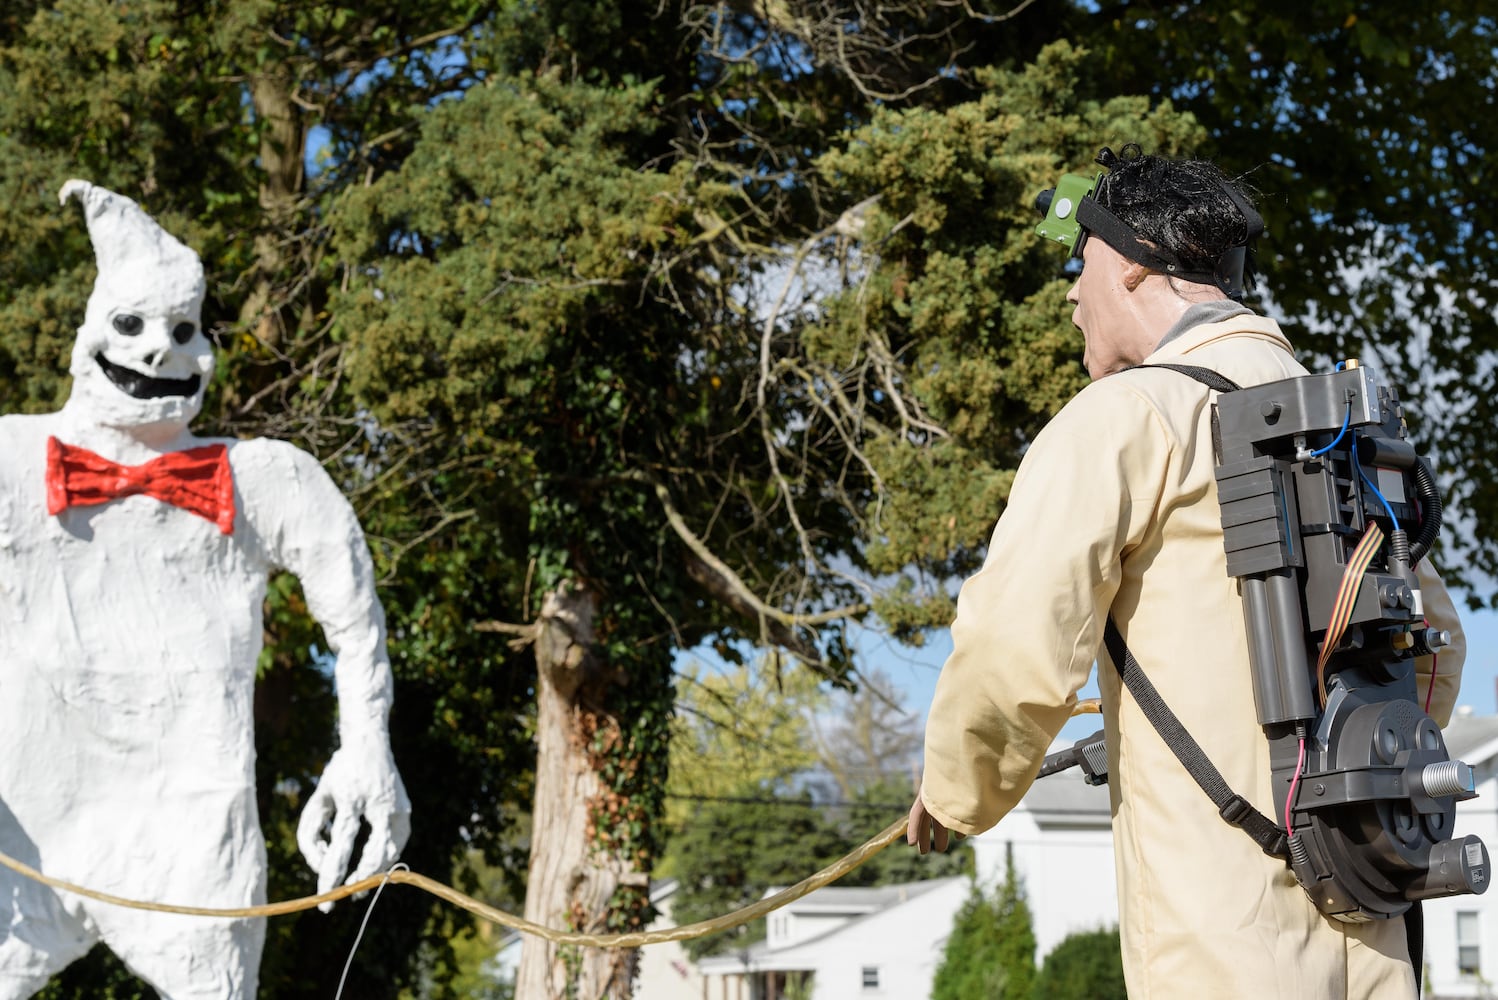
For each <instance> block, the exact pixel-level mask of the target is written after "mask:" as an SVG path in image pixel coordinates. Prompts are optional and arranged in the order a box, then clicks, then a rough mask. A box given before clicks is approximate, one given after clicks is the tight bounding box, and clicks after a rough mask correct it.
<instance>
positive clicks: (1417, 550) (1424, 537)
mask: <svg viewBox="0 0 1498 1000" xmlns="http://www.w3.org/2000/svg"><path fill="white" fill-rule="evenodd" d="M1411 472H1412V474H1413V475H1414V477H1415V495H1416V496H1417V497H1419V498H1420V533H1419V534H1418V535H1416V536H1415V540H1414V541H1413V542H1411V543H1410V568H1411V569H1413V568H1414V567H1415V564H1416V563H1418V562H1419V561H1420V560H1421V559H1422V558H1423V557H1424V556H1425V553H1427V552H1429V551H1430V547H1431V546H1432V545H1434V544H1435V542H1436V536H1437V535H1439V534H1440V533H1441V511H1442V507H1443V505H1442V503H1441V491H1440V489H1439V488H1438V487H1437V486H1436V477H1435V476H1434V475H1432V474H1431V471H1430V466H1428V465H1426V464H1425V459H1423V458H1417V459H1415V467H1414V469H1412V470H1411Z"/></svg>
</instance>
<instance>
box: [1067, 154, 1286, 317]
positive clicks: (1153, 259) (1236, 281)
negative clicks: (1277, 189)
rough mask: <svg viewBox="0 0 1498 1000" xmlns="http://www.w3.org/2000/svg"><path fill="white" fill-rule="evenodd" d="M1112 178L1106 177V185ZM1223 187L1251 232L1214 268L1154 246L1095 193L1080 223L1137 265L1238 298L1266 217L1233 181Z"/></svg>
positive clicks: (1082, 206) (1084, 204)
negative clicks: (1252, 245) (1190, 263)
mask: <svg viewBox="0 0 1498 1000" xmlns="http://www.w3.org/2000/svg"><path fill="white" fill-rule="evenodd" d="M1111 179H1112V178H1111V177H1109V178H1106V179H1105V180H1104V182H1103V183H1104V184H1106V183H1107V181H1108V180H1111ZM1222 190H1223V191H1224V192H1225V193H1226V194H1227V196H1228V197H1229V198H1230V199H1232V202H1233V205H1234V206H1235V207H1236V208H1237V209H1238V214H1239V215H1241V216H1243V221H1244V223H1245V225H1246V226H1247V235H1246V236H1245V237H1244V240H1243V243H1242V244H1241V245H1239V246H1236V247H1233V248H1232V249H1230V250H1228V251H1227V252H1226V253H1224V254H1223V255H1222V256H1221V257H1219V258H1218V259H1217V266H1216V267H1215V268H1213V269H1212V270H1210V271H1204V270H1197V269H1191V268H1187V267H1186V265H1185V264H1183V263H1182V262H1181V259H1180V258H1179V257H1177V256H1176V255H1175V254H1174V253H1172V252H1171V251H1169V250H1167V249H1165V248H1164V247H1157V246H1151V245H1150V244H1149V242H1148V241H1146V240H1145V239H1144V238H1143V237H1141V236H1140V235H1139V234H1138V233H1136V232H1135V231H1134V230H1133V229H1132V228H1131V227H1130V226H1129V225H1128V224H1127V223H1125V222H1124V221H1123V220H1122V219H1120V218H1119V217H1118V216H1116V215H1114V214H1113V213H1112V212H1110V211H1108V209H1106V208H1104V207H1103V206H1102V204H1101V203H1100V202H1099V201H1098V200H1097V199H1096V197H1095V196H1093V195H1089V196H1088V197H1086V198H1083V199H1082V200H1081V202H1080V203H1078V205H1077V224H1078V225H1079V226H1081V227H1082V228H1083V229H1084V230H1086V231H1087V232H1088V233H1089V234H1095V235H1096V236H1098V237H1099V238H1101V239H1102V241H1103V242H1104V243H1106V244H1108V245H1109V246H1110V247H1112V248H1113V249H1114V250H1117V251H1118V252H1119V253H1120V254H1122V255H1123V256H1124V258H1125V259H1127V260H1131V261H1133V262H1134V263H1136V264H1143V265H1144V266H1145V267H1148V268H1151V269H1153V270H1156V271H1160V272H1162V273H1164V274H1168V275H1170V276H1171V277H1172V278H1180V279H1181V280H1182V281H1190V282H1192V283H1194V284H1198V285H1216V286H1217V287H1218V288H1220V289H1222V291H1223V292H1224V293H1226V294H1227V296H1228V297H1229V298H1231V299H1234V300H1239V299H1242V298H1243V263H1244V260H1245V258H1246V257H1247V253H1248V244H1249V243H1250V242H1252V241H1253V240H1255V239H1257V238H1258V237H1259V236H1261V235H1263V232H1264V219H1263V217H1262V216H1260V215H1259V213H1258V212H1256V211H1255V210H1254V207H1253V206H1252V205H1250V204H1249V203H1248V199H1246V198H1244V197H1243V196H1242V195H1241V194H1239V193H1238V192H1237V191H1236V190H1234V188H1233V186H1232V185H1231V184H1223V185H1222Z"/></svg>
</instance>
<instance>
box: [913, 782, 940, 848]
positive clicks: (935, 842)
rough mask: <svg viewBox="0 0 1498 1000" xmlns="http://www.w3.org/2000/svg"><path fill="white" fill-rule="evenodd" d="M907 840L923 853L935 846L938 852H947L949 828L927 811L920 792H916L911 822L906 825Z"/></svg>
mask: <svg viewBox="0 0 1498 1000" xmlns="http://www.w3.org/2000/svg"><path fill="white" fill-rule="evenodd" d="M905 842H906V843H907V844H910V845H911V846H912V847H914V848H915V849H916V850H917V851H920V852H921V853H922V854H925V853H927V852H928V851H930V850H931V848H933V847H935V848H936V850H937V851H938V852H945V851H946V849H947V844H948V842H949V835H948V833H947V828H946V827H944V826H942V825H941V822H940V821H939V820H937V818H936V817H935V816H932V815H931V814H930V813H928V812H927V811H926V803H924V802H922V801H921V794H920V792H917V793H916V796H915V804H914V805H912V806H911V807H910V822H909V823H908V824H907V825H906V827H905Z"/></svg>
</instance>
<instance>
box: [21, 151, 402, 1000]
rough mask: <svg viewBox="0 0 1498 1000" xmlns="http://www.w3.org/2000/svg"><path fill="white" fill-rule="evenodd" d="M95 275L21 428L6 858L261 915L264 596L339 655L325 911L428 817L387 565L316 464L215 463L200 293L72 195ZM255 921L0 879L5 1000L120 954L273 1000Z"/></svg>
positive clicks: (158, 233) (199, 984) (283, 454)
mask: <svg viewBox="0 0 1498 1000" xmlns="http://www.w3.org/2000/svg"><path fill="white" fill-rule="evenodd" d="M70 197H76V198H77V199H78V200H79V201H80V202H82V204H83V208H84V214H85V218H86V220H87V222H88V229H89V236H90V238H91V239H92V240H93V244H94V249H95V254H96V256H97V259H98V264H99V276H98V280H97V281H96V282H95V284H94V289H93V293H92V295H91V296H90V298H89V301H88V308H87V312H86V314H85V317H84V322H83V325H82V326H81V327H80V328H79V330H78V340H77V342H76V344H75V346H74V348H73V356H72V364H71V372H72V376H73V386H72V393H71V395H70V396H69V398H68V401H67V403H66V404H65V405H64V406H63V408H62V410H61V411H60V412H58V413H51V414H46V415H41V416H21V415H10V416H4V417H0V850H3V851H4V852H5V853H7V854H9V855H11V856H12V857H15V858H17V859H19V860H21V861H24V862H26V863H27V864H29V865H32V866H33V867H35V868H38V869H40V870H41V871H43V872H45V873H46V874H48V875H51V876H53V877H55V878H59V879H63V880H65V881H68V882H72V883H75V884H80V885H84V886H87V887H89V888H91V889H97V890H100V891H103V892H107V893H112V894H114V895H118V896H125V897H132V898H137V899H149V900H156V901H161V902H168V903H182V904H189V905H197V906H210V907H239V906H248V905H252V904H256V903H261V902H264V901H265V885H266V871H265V846H264V842H263V840H262V837H261V833H260V823H259V818H258V815H257V812H256V806H255V741H254V732H253V726H254V720H253V711H252V709H253V694H254V684H255V663H256V658H257V656H258V654H259V652H260V648H261V624H262V622H261V605H262V601H263V599H264V597H265V589H266V581H267V578H268V575H269V574H270V573H271V572H272V571H273V570H276V569H282V568H284V569H287V570H289V571H291V572H292V573H294V574H295V575H296V576H297V577H298V578H299V579H300V581H301V584H302V588H303V591H304V592H305V594H306V597H307V603H308V606H309V608H310V609H311V611H312V614H313V615H314V617H316V619H317V620H318V622H319V623H320V624H321V625H322V627H323V630H324V632H325V634H326V637H327V641H328V645H329V646H330V647H331V648H332V650H333V651H334V652H335V653H336V655H337V664H336V667H335V669H334V678H335V681H336V683H337V691H338V737H339V745H338V749H337V751H336V752H335V753H334V754H333V758H332V760H331V761H330V762H329V763H328V766H327V769H326V770H325V771H324V772H323V775H322V777H321V779H320V780H319V781H318V784H317V788H316V790H315V791H314V793H313V794H312V796H311V798H310V800H309V801H308V804H307V806H306V810H305V812H304V813H303V815H302V818H301V822H300V824H299V827H298V831H297V841H298V844H299V846H300V847H301V850H302V852H303V854H304V855H305V856H306V858H307V860H308V862H309V863H310V864H311V865H312V867H313V868H314V869H316V870H317V872H318V887H319V890H327V889H329V888H332V887H333V886H335V885H336V884H338V882H339V880H340V879H342V878H343V876H344V873H345V872H346V871H347V869H348V867H349V863H350V859H351V855H352V852H353V846H354V839H355V836H356V834H357V832H358V830H359V821H360V819H361V818H363V819H364V820H366V821H367V822H368V824H369V826H370V827H371V829H372V834H371V836H370V838H369V840H368V842H367V844H366V846H365V848H364V851H363V853H362V855H361V856H360V858H359V860H358V861H357V863H355V864H354V865H353V871H352V873H351V874H349V876H348V878H349V880H350V881H352V880H356V879H360V878H363V877H365V876H368V875H370V874H372V873H374V872H376V871H379V870H381V869H383V868H385V867H387V866H388V865H389V864H391V863H392V862H393V861H394V860H395V858H396V856H397V855H398V854H399V852H400V849H401V847H403V846H404V844H405V841H406V837H407V834H408V833H409V831H410V803H409V801H408V800H407V797H406V791H405V788H404V787H403V786H402V784H401V779H400V775H399V773H398V772H397V771H396V767H395V761H394V759H393V758H392V756H391V752H390V738H389V728H388V721H387V720H388V717H389V712H390V702H391V687H392V682H391V673H390V664H389V661H388V658H387V655H386V651H385V618H384V612H383V611H382V609H381V607H380V603H379V600H378V598H377V597H376V595H375V586H374V576H373V572H372V569H371V564H370V557H369V550H368V547H367V545H366V544H365V541H364V536H363V533H362V532H361V531H360V528H359V524H358V521H357V520H356V519H355V516H354V512H353V510H352V508H351V507H350V506H349V504H348V501H347V500H346V499H345V498H344V497H343V495H342V494H341V493H340V492H339V490H338V488H337V487H336V486H335V485H334V483H333V481H332V480H331V479H330V478H329V476H328V474H327V473H326V472H325V471H324V470H323V469H322V467H321V466H320V465H319V464H318V462H317V460H316V459H315V458H313V457H312V456H311V455H309V454H307V453H306V452H304V451H301V450H299V449H297V448H295V447H293V446H292V445H289V444H286V443H284V442H281V441H272V440H266V439H257V440H249V441H238V440H231V439H222V438H220V439H214V438H198V437H194V436H193V435H192V434H191V432H189V430H188V427H187V425H188V423H189V422H190V421H191V420H192V419H193V417H194V416H196V415H197V413H198V410H199V409H200V408H201V406H202V401H203V391H204V388H205V387H206V386H207V384H208V380H209V378H210V376H211V375H212V373H213V350H212V346H211V345H210V344H209V342H208V339H207V337H206V336H205V335H204V333H203V331H202V329H201V325H200V311H201V307H202V301H203V294H204V288H205V285H204V279H203V267H202V264H201V263H200V262H199V260H198V256H197V254H195V253H194V252H193V251H192V250H189V249H188V248H187V247H185V246H183V245H182V244H181V243H179V242H178V241H177V240H176V239H174V238H172V237H171V236H170V235H168V234H167V233H166V232H165V231H163V230H162V229H161V228H160V227H159V226H158V225H157V224H156V223H155V221H154V220H152V219H151V218H150V217H149V216H148V215H146V214H145V212H144V211H142V210H141V208H140V206H138V205H136V204H135V202H133V201H131V200H130V199H128V198H125V197H122V196H120V195H118V194H115V193H113V192H110V191H106V190H104V189H103V188H99V187H95V186H94V185H92V184H89V183H87V182H85V181H76V180H75V181H69V182H68V183H67V184H66V185H65V186H64V187H63V188H62V192H61V198H62V201H63V202H64V203H66V201H67V200H68V199H69V198H70ZM264 939H265V926H264V922H263V921H259V920H222V919H205V918H201V917H188V916H179V915H172V914H161V913H153V912H145V911H139V910H130V909H123V908H119V907H114V906H109V905H107V904H102V903H94V902H91V901H89V900H86V899H83V898H80V897H77V896H74V895H71V894H68V893H65V892H56V891H53V890H52V889H49V888H46V887H44V886H42V885H39V884H37V883H35V882H32V881H30V880H27V879H24V878H22V877H20V876H18V875H15V874H12V873H11V872H9V871H8V870H0V1000H11V998H19V997H27V996H30V995H32V994H33V993H35V992H36V991H37V990H38V989H40V988H41V987H42V986H44V985H45V984H46V982H47V981H48V979H49V978H50V977H51V976H52V975H53V974H54V973H56V972H58V971H59V970H61V969H62V968H64V967H65V966H67V965H68V964H69V963H71V962H72V961H74V960H75V959H77V958H79V957H80V956H82V955H83V954H85V953H86V952H88V951H89V949H90V948H91V947H92V946H93V945H94V944H96V943H97V942H100V941H102V942H104V943H105V944H106V945H108V946H109V948H111V949H112V950H113V951H114V952H115V954H117V955H118V956H119V957H120V958H121V959H122V960H123V961H124V963H125V964H126V965H127V966H129V968H130V969H131V970H132V971H133V972H135V973H136V974H137V975H138V976H140V977H141V978H142V979H144V980H146V981H147V982H149V983H150V984H151V985H152V986H154V987H155V988H156V989H157V991H158V992H159V993H160V994H161V996H162V997H164V998H167V1000H185V998H210V997H212V998H224V997H236V998H238V997H253V996H254V995H255V988H256V981H257V977H258V969H259V964H260V953H261V948H262V946H263V943H264Z"/></svg>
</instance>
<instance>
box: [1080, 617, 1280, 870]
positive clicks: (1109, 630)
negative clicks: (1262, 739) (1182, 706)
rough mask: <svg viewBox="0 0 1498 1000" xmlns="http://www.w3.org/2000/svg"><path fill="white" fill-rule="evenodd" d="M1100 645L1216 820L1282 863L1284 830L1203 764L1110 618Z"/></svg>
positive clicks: (1206, 762)
mask: <svg viewBox="0 0 1498 1000" xmlns="http://www.w3.org/2000/svg"><path fill="white" fill-rule="evenodd" d="M1103 645H1104V646H1106V647H1107V650H1108V658H1109V659H1110V660H1112V661H1113V668H1114V669H1115V670H1117V671H1118V676H1119V678H1120V679H1121V680H1122V681H1123V685H1124V687H1125V688H1127V689H1128V692H1129V694H1130V695H1132V696H1133V698H1134V703H1135V704H1136V705H1138V706H1139V710H1140V712H1142V713H1143V714H1144V717H1145V718H1146V719H1148V720H1149V723H1150V725H1151V726H1154V727H1155V732H1157V733H1159V734H1160V738H1161V739H1162V740H1164V741H1165V745H1166V746H1167V747H1169V748H1170V752H1171V753H1173V754H1175V756H1176V759H1177V760H1179V761H1180V762H1181V765H1182V766H1183V767H1185V768H1186V773H1187V774H1189V775H1191V778H1192V780H1194V781H1195V782H1196V783H1197V784H1198V785H1199V786H1201V790H1202V791H1204V792H1206V793H1207V797H1208V798H1210V799H1211V800H1212V804H1213V805H1214V806H1216V807H1217V812H1218V814H1219V815H1221V816H1222V818H1223V819H1225V820H1227V821H1228V822H1229V823H1231V824H1232V825H1233V826H1236V827H1238V828H1239V829H1241V830H1242V831H1243V832H1244V833H1246V834H1248V835H1249V837H1251V838H1253V842H1254V843H1256V844H1258V845H1259V849H1260V850H1262V851H1263V852H1264V853H1265V854H1267V855H1269V856H1270V857H1275V858H1284V857H1286V856H1287V854H1288V847H1287V844H1286V840H1285V830H1284V828H1283V827H1280V826H1277V825H1275V823H1274V821H1273V820H1271V819H1270V818H1269V817H1267V816H1265V815H1264V814H1263V813H1261V812H1259V810H1257V809H1255V808H1254V807H1253V806H1252V805H1251V804H1250V803H1249V801H1248V800H1247V799H1245V798H1244V797H1243V796H1241V795H1239V794H1238V793H1237V792H1235V791H1233V790H1232V788H1230V787H1229V786H1228V783H1227V781H1226V780H1225V779H1224V778H1223V776H1222V772H1220V771H1218V770H1217V768H1216V767H1215V766H1214V765H1213V764H1212V762H1211V761H1210V760H1208V759H1207V755H1206V753H1205V752H1203V751H1202V748H1201V744H1199V743H1197V742H1196V740H1195V739H1193V738H1192V736H1191V734H1190V733H1188V732H1187V731H1186V727H1185V726H1184V725H1182V724H1181V720H1180V719H1179V718H1178V717H1177V716H1176V714H1175V713H1174V712H1172V711H1171V710H1170V706H1169V705H1167V704H1165V699H1163V698H1161V697H1160V693H1159V691H1157V690H1156V689H1155V685H1154V684H1152V683H1151V682H1150V679H1149V678H1148V677H1146V676H1145V674H1144V670H1143V668H1141V667H1140V666H1139V661H1138V660H1136V659H1134V654H1133V653H1132V652H1130V650H1129V647H1128V646H1127V645H1126V644H1125V643H1124V638H1123V634H1122V633H1121V632H1119V631H1118V626H1117V625H1115V624H1114V623H1113V618H1112V616H1111V615H1110V616H1109V618H1108V621H1107V623H1106V624H1105V625H1104V627H1103Z"/></svg>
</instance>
